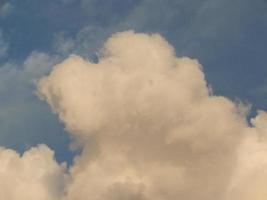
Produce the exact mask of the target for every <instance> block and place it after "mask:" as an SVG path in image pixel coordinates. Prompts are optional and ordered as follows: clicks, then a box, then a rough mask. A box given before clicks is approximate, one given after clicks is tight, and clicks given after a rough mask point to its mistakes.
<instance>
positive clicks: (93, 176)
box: [0, 31, 267, 200]
mask: <svg viewBox="0 0 267 200" xmlns="http://www.w3.org/2000/svg"><path fill="white" fill-rule="evenodd" d="M38 94H39V96H40V98H42V99H44V100H46V101H47V102H48V103H49V104H50V106H51V107H52V109H53V111H54V112H56V113H57V114H58V116H59V118H60V120H61V121H62V122H64V124H65V125H66V129H67V130H68V131H69V132H70V134H72V136H73V137H74V140H75V143H76V145H79V146H80V147H81V148H82V149H83V151H82V153H81V155H80V156H77V157H76V158H75V160H74V164H73V165H72V166H71V167H70V169H69V171H67V170H66V169H65V168H64V167H62V165H60V164H55V161H53V156H51V155H50V156H48V157H47V159H46V161H47V164H45V165H44V166H34V165H33V168H34V169H33V170H37V171H38V170H40V168H42V170H43V171H42V172H43V173H49V174H50V175H51V176H45V177H46V178H47V182H45V183H44V184H41V186H42V187H41V190H45V191H46V193H42V192H40V193H39V195H40V196H39V197H36V196H34V195H32V196H30V195H31V193H30V195H29V196H28V197H27V199H30V200H31V199H34V198H35V199H36V198H38V199H44V200H51V199H53V200H54V199H60V200H61V199H63V200H107V199H109V200H113V199H114V200H152V199H153V200H173V199H186V200H195V199H199V200H214V199H216V200H232V199H236V200H239V199H240V200H244V199H245V200H249V199H256V200H263V199H264V198H265V195H264V194H265V193H264V189H263V188H264V187H263V186H264V184H265V183H266V181H265V179H264V178H265V177H266V178H267V176H266V174H265V173H261V171H262V168H261V167H259V166H266V164H267V161H265V160H266V159H265V160H264V159H262V158H263V157H264V155H266V153H267V152H266V150H264V144H265V139H264V137H265V136H264V135H265V130H266V129H265V127H266V124H267V117H266V116H267V114H266V113H265V112H263V111H261V112H259V114H258V116H257V117H256V118H255V119H253V120H252V125H253V126H252V127H251V126H249V125H248V124H247V122H246V113H247V109H248V108H247V107H246V106H245V105H242V104H238V103H235V102H232V101H230V100H229V99H227V98H225V97H222V96H214V95H213V94H212V91H211V89H210V88H209V87H208V86H207V83H206V81H205V77H204V73H203V71H202V67H201V65H200V64H199V63H198V62H197V60H194V59H190V58H186V57H184V58H177V57H176V56H175V52H174V49H173V47H172V46H171V45H170V44H169V43H168V42H167V41H166V40H164V39H163V38H162V37H161V36H160V35H158V34H141V33H134V32H133V31H127V32H122V33H117V34H114V35H112V36H111V37H110V38H109V39H108V40H107V42H106V43H105V45H104V48H103V49H102V51H101V56H100V58H99V62H98V63H93V62H90V61H88V60H85V59H83V58H81V57H79V56H77V55H72V56H70V57H69V58H67V59H66V60H64V61H63V62H62V63H60V64H58V65H56V66H55V67H54V68H53V70H52V72H51V74H50V75H48V76H46V77H43V78H42V79H41V80H40V81H39V82H38ZM259 136H260V137H259ZM258 137H259V138H260V139H259V138H258ZM45 148H47V147H45ZM29 151H31V150H29ZM46 151H51V150H48V149H47V150H46ZM248 151H249V154H248ZM27 153H28V152H26V153H25V154H27ZM28 154H29V153H28ZM36 154H37V156H38V154H40V156H42V155H43V151H40V152H39V153H38V151H37V153H36ZM35 156H36V155H35ZM3 157H4V156H2V154H0V160H2V159H3ZM34 158H35V157H34ZM16 160H17V161H18V162H21V161H20V160H23V157H16ZM248 161H253V163H255V164H254V165H250V164H249V163H250V162H248ZM51 162H52V163H53V165H55V167H54V168H53V169H52V172H51V168H50V164H51ZM18 168H22V167H20V166H18ZM49 170H50V171H49ZM4 172H5V173H6V174H9V172H10V169H8V168H5V169H4ZM55 172H57V173H56V174H59V175H57V176H55V175H54V174H55ZM22 173H23V172H22ZM25 177H30V175H28V174H25ZM55 177H57V178H55ZM257 177H261V179H259V181H257ZM251 178H253V179H251ZM42 180H43V179H42ZM251 180H253V181H254V183H253V185H250V181H251ZM266 180H267V179H266ZM42 183H43V182H42ZM27 184H28V183H27V182H25V184H24V185H23V186H24V187H27ZM36 184H39V183H36ZM53 184H56V185H60V187H58V189H57V190H56V191H55V190H53V191H52V190H50V188H51V185H53ZM255 186H257V187H255ZM29 187H30V185H29ZM254 187H255V188H254ZM0 188H1V189H0V190H4V189H3V187H0ZM17 188H19V185H15V191H18V190H17ZM248 188H250V189H248ZM5 192H6V196H5V198H7V199H11V200H13V199H14V200H15V199H17V198H16V197H14V196H12V195H13V194H12V192H11V191H10V192H9V191H8V190H7V191H5ZM0 197H1V196H0Z"/></svg>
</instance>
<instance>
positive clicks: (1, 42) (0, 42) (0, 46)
mask: <svg viewBox="0 0 267 200" xmlns="http://www.w3.org/2000/svg"><path fill="white" fill-rule="evenodd" d="M8 46H9V44H8V42H6V41H5V39H4V37H3V33H2V31H1V30H0V59H1V57H4V56H6V54H7V51H8Z"/></svg>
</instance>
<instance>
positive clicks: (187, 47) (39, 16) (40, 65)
mask: <svg viewBox="0 0 267 200" xmlns="http://www.w3.org/2000/svg"><path fill="white" fill-rule="evenodd" d="M266 10H267V1H266V0H253V1H252V0H235V1H232V0H109V1H107V0H46V1H43V0H42V1H41V0H23V1H21V0H10V1H9V0H1V1H0V130H1V132H0V145H2V146H6V147H11V148H15V149H16V150H19V151H20V152H22V151H24V150H25V149H27V148H29V147H30V146H33V145H35V144H39V143H46V144H48V145H49V146H50V147H51V148H53V149H54V150H55V152H56V157H57V159H58V160H59V161H63V160H67V161H68V162H70V161H71V159H72V157H73V154H74V153H73V152H71V151H70V150H69V147H68V146H69V142H70V140H71V138H69V135H68V134H67V133H66V132H65V131H64V126H63V124H61V123H60V122H59V120H58V119H57V116H56V115H55V114H53V113H51V110H50V108H49V106H48V105H47V104H46V103H45V102H43V101H40V100H39V99H38V98H37V97H36V95H35V94H34V91H35V86H34V82H35V80H37V79H38V78H40V77H41V76H43V75H45V74H47V73H49V71H50V70H51V67H52V66H53V65H54V64H56V63H58V62H60V61H61V60H63V59H64V58H66V57H67V56H68V55H70V54H73V53H75V54H79V55H81V56H83V57H85V58H89V59H93V60H97V53H96V52H97V51H98V50H99V48H100V47H101V45H102V44H103V42H105V40H106V38H107V37H109V36H110V34H112V33H116V32H120V31H125V30H129V29H133V30H135V31H137V32H146V33H151V32H156V33H160V34H161V35H162V36H163V37H165V38H166V39H167V40H168V41H169V42H170V43H171V44H172V45H173V46H174V47H175V50H176V54H177V56H189V57H192V58H196V59H198V60H199V61H200V63H201V64H202V65H203V69H204V72H205V75H206V79H207V81H208V83H209V84H210V85H211V86H212V88H213V91H214V94H216V95H224V96H227V97H229V98H231V99H234V100H242V101H244V102H247V103H250V104H252V113H254V112H255V110H257V109H265V110H266V109H267V77H266V75H267V64H266V63H267V56H266V47H267V38H266V35H267V12H266Z"/></svg>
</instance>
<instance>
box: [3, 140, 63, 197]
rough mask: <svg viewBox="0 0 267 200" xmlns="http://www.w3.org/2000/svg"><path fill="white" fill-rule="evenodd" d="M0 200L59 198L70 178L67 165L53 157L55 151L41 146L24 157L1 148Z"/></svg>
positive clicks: (29, 151)
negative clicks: (59, 162) (67, 173)
mask: <svg viewBox="0 0 267 200" xmlns="http://www.w3.org/2000/svg"><path fill="white" fill-rule="evenodd" d="M0 161H1V166H0V199H1V200H4V199H9V200H18V199H20V200H36V199H40V200H59V199H60V198H61V196H60V195H61V194H62V190H63V189H64V184H65V183H66V181H67V178H68V177H67V175H66V174H65V171H66V165H65V164H61V165H59V164H58V163H57V162H56V161H55V160H54V153H53V151H51V150H50V149H49V148H48V147H47V146H45V145H40V146H38V147H35V148H31V149H30V150H28V151H26V152H25V153H24V154H23V155H22V156H20V155H18V154H17V152H15V151H13V150H10V149H4V148H1V149H0Z"/></svg>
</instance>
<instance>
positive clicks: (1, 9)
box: [0, 2, 13, 18]
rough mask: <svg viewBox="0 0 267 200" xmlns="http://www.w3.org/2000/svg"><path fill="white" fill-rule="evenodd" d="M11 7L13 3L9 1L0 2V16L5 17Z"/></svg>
mask: <svg viewBox="0 0 267 200" xmlns="http://www.w3.org/2000/svg"><path fill="white" fill-rule="evenodd" d="M12 9H13V5H12V4H11V3H10V2H5V3H4V4H2V5H1V3H0V18H5V17H7V16H8V15H9V14H10V13H11V11H12Z"/></svg>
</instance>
